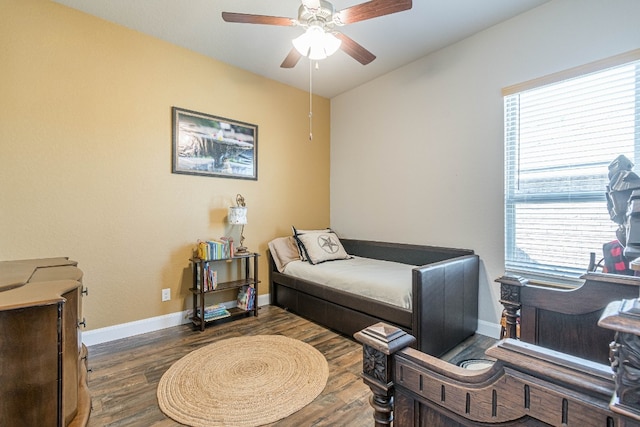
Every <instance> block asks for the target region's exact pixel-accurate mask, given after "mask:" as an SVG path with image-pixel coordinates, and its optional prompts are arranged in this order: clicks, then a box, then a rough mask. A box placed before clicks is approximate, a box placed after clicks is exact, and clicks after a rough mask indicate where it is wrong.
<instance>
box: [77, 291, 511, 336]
mask: <svg viewBox="0 0 640 427" xmlns="http://www.w3.org/2000/svg"><path fill="white" fill-rule="evenodd" d="M269 301H270V298H269V294H264V295H259V296H258V306H259V307H262V306H263V305H269ZM223 304H224V305H225V306H227V307H234V306H235V304H236V303H235V301H230V302H226V303H223ZM186 323H189V315H188V314H187V310H184V311H180V312H177V313H171V314H165V315H163V316H157V317H151V318H149V319H142V320H136V321H135V322H129V323H122V324H120V325H113V326H107V327H106V328H100V329H93V330H91V331H87V332H82V342H83V343H84V345H86V346H92V345H96V344H102V343H105V342H109V341H114V340H118V339H121V338H128V337H132V336H134V335H139V334H145V333H147V332H153V331H158V330H160V329H165V328H170V327H172V326H179V325H184V324H186ZM476 333H478V334H480V335H485V336H488V337H491V338H495V339H498V338H500V325H498V324H495V323H491V322H487V321H484V320H478V329H477V331H476Z"/></svg>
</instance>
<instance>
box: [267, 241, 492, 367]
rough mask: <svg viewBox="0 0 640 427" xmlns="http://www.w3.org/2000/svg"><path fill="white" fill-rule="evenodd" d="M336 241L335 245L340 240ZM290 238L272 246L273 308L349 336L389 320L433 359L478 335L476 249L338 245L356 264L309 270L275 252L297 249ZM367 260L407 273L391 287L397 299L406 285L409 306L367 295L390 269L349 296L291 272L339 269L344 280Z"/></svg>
mask: <svg viewBox="0 0 640 427" xmlns="http://www.w3.org/2000/svg"><path fill="white" fill-rule="evenodd" d="M332 236H333V237H334V238H335V239H337V236H335V235H332ZM292 239H293V237H291V236H290V237H286V238H279V239H274V241H272V242H270V244H269V248H270V252H271V255H272V256H271V268H270V274H269V282H270V284H271V304H272V305H277V306H280V307H283V308H285V309H287V310H290V311H292V312H294V313H296V314H299V315H301V316H303V317H305V318H308V319H310V320H313V321H315V322H317V323H320V324H322V325H324V326H326V327H329V328H331V329H334V330H336V331H338V332H341V333H343V334H345V335H348V336H353V334H354V333H355V332H357V331H359V330H361V329H363V328H365V327H367V326H369V325H371V324H374V323H377V322H381V321H383V322H385V323H388V324H391V325H395V326H397V327H399V328H402V329H403V330H404V331H406V332H408V333H410V334H412V335H413V336H415V337H416V339H417V341H416V343H415V344H414V346H415V347H416V348H417V349H419V350H421V351H423V352H425V353H427V354H431V355H434V356H440V355H442V354H444V353H445V352H447V351H448V350H450V349H452V348H453V347H455V346H456V345H458V344H459V343H461V342H462V341H464V340H465V339H466V338H468V337H469V336H471V335H473V334H474V333H475V331H476V329H477V323H478V275H479V259H478V256H477V255H475V254H474V252H473V251H472V250H466V249H452V248H442V247H434V246H421V245H411V244H401V243H385V242H374V241H364V240H352V239H340V240H339V243H341V244H342V246H343V247H344V251H345V252H346V253H347V254H349V256H350V257H353V258H350V259H351V261H349V260H332V261H328V262H324V263H318V264H316V265H310V264H309V263H308V262H305V261H301V260H294V261H291V259H288V260H287V261H289V262H287V263H285V264H286V265H285V266H283V265H282V264H283V262H282V256H279V255H278V253H277V252H282V251H281V250H280V251H279V250H278V246H283V245H289V248H291V246H292V245H293V243H292ZM276 243H277V244H276ZM274 252H275V253H274ZM291 252H295V251H294V250H291ZM296 255H299V254H297V253H296ZM293 258H295V257H293ZM360 258H363V259H364V260H362V259H360ZM369 260H381V261H382V262H383V263H384V261H387V262H390V265H391V267H392V268H397V267H400V269H402V268H403V267H404V268H406V270H407V272H406V275H405V279H403V283H394V284H393V285H392V286H393V289H392V294H397V295H392V296H395V297H398V296H400V294H401V291H400V287H402V286H401V285H404V286H405V287H406V288H407V290H408V291H407V292H408V293H407V296H406V297H405V300H406V301H405V303H406V304H405V306H404V307H402V306H400V305H398V304H399V303H397V302H389V301H381V300H379V299H378V297H375V296H370V295H369V293H370V289H369V288H371V287H373V282H374V281H375V280H374V279H376V278H383V280H382V281H383V282H386V281H387V280H386V279H385V277H386V276H385V275H386V272H385V271H384V270H375V268H379V267H378V266H375V267H373V268H374V270H371V271H375V272H376V273H374V276H376V277H374V278H372V279H363V280H362V281H361V283H360V284H357V285H355V286H352V289H351V290H343V289H336V288H335V287H332V286H331V283H330V284H322V283H319V280H318V279H317V277H316V278H313V279H305V278H302V277H295V276H293V275H291V274H289V270H290V268H291V267H293V266H294V265H298V266H299V267H306V268H307V269H309V268H310V269H312V270H313V272H316V271H322V270H323V269H332V268H338V269H342V272H339V273H338V275H339V276H340V277H339V278H338V279H341V278H342V276H347V275H349V276H351V275H353V274H354V272H355V271H360V269H361V268H360V267H359V266H355V265H354V266H352V265H350V264H346V263H348V262H354V263H355V264H357V262H360V261H363V262H365V263H366V262H368V261H369ZM356 261H357V262H356ZM374 262H375V261H374ZM341 263H342V264H341ZM382 268H384V267H382ZM366 269H367V267H364V268H362V270H366ZM378 272H379V273H378ZM365 273H366V271H365ZM323 274H324V273H322V274H316V276H322V275H323ZM338 281H339V280H338ZM389 282H391V280H389ZM369 283H371V284H369ZM396 289H397V290H396ZM396 299H397V298H396ZM400 299H402V298H400Z"/></svg>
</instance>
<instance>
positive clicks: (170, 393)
mask: <svg viewBox="0 0 640 427" xmlns="http://www.w3.org/2000/svg"><path fill="white" fill-rule="evenodd" d="M328 376H329V365H328V363H327V360H326V359H325V357H324V356H323V355H322V353H320V352H319V351H318V350H316V349H315V348H314V347H312V346H311V345H309V344H306V343H304V342H302V341H299V340H295V339H292V338H288V337H285V336H281V335H256V336H245V337H237V338H229V339H225V340H222V341H219V342H216V343H213V344H209V345H207V346H206V347H202V348H200V349H198V350H195V351H193V352H191V353H189V354H187V355H186V356H184V357H183V358H182V359H180V360H178V361H177V362H175V363H174V364H173V365H172V366H171V367H170V368H169V369H168V370H167V371H166V372H165V373H164V374H163V375H162V378H160V383H159V384H158V391H157V395H158V405H159V406H160V409H161V410H162V412H164V413H165V415H167V416H168V417H170V418H172V419H174V420H175V421H177V422H179V423H182V424H186V425H189V426H194V427H200V426H234V427H249V426H259V425H263V424H269V423H272V422H275V421H278V420H280V419H282V418H285V417H287V416H289V415H291V414H293V413H294V412H296V411H298V410H300V409H302V408H303V407H305V406H306V405H308V404H309V403H311V402H312V401H313V400H314V399H315V398H316V397H317V396H318V395H319V394H320V393H321V392H322V390H324V387H325V385H326V384H327V378H328Z"/></svg>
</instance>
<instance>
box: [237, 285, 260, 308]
mask: <svg viewBox="0 0 640 427" xmlns="http://www.w3.org/2000/svg"><path fill="white" fill-rule="evenodd" d="M255 292H256V290H255V289H254V288H253V287H251V286H249V285H245V286H243V287H241V288H240V289H239V290H238V297H237V299H236V307H237V308H239V309H240V310H247V311H249V310H253V309H254V306H255V298H254V297H255Z"/></svg>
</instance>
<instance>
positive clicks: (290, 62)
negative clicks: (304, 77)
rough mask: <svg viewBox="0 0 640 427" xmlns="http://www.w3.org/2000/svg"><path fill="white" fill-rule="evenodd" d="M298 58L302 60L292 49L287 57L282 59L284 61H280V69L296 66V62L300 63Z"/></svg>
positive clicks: (294, 49) (298, 53)
mask: <svg viewBox="0 0 640 427" xmlns="http://www.w3.org/2000/svg"><path fill="white" fill-rule="evenodd" d="M300 58H302V55H301V54H300V52H298V51H297V50H296V48H295V47H294V48H292V49H291V50H290V51H289V54H288V55H287V57H286V58H284V61H282V64H280V67H281V68H293V67H295V66H296V64H297V63H298V61H300Z"/></svg>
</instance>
